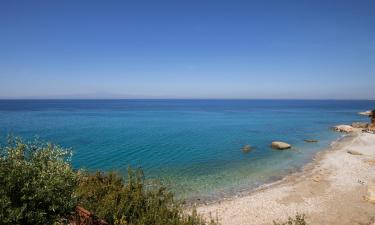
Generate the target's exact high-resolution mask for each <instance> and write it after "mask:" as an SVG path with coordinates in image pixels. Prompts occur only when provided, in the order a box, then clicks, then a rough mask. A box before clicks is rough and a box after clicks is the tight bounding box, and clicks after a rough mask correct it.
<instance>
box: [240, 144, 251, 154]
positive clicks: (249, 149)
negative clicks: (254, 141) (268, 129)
mask: <svg viewBox="0 0 375 225" xmlns="http://www.w3.org/2000/svg"><path fill="white" fill-rule="evenodd" d="M251 150H252V148H251V146H250V145H245V146H243V148H242V152H243V153H248V152H251Z"/></svg>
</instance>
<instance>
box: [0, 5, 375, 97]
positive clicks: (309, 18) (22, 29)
mask: <svg viewBox="0 0 375 225" xmlns="http://www.w3.org/2000/svg"><path fill="white" fill-rule="evenodd" d="M374 12H375V1H370V0H369V1H366V0H362V1H267V2H263V1H246V2H242V1H235V2H233V1H220V2H217V1H204V2H202V1H188V2H184V1H178V2H174V1H158V2H153V1H149V2H147V1H140V2H127V1H124V2H117V1H109V2H84V1H63V2H51V1H25V2H21V1H9V2H8V1H3V2H0V28H1V31H0V32H1V35H0V49H1V50H0V99H342V100H356V99H358V100H361V99H375V88H374V87H373V86H374V84H375V29H374V27H375V14H374Z"/></svg>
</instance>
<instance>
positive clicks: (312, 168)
mask: <svg viewBox="0 0 375 225" xmlns="http://www.w3.org/2000/svg"><path fill="white" fill-rule="evenodd" d="M351 148H354V149H356V151H359V152H361V153H362V152H363V155H352V154H349V153H347V151H348V150H351ZM361 149H362V150H361ZM340 158H341V159H342V161H338V159H340ZM366 160H368V162H375V135H374V134H368V133H361V132H353V133H350V134H348V135H345V136H343V137H340V138H338V139H337V140H334V141H332V142H331V144H330V145H329V146H328V147H327V148H324V149H323V150H321V151H319V152H317V153H316V154H315V155H314V157H313V159H312V161H311V162H309V163H307V164H306V165H304V166H303V167H302V168H301V169H300V170H299V171H296V172H293V173H292V174H289V175H287V176H285V177H284V178H282V179H280V180H278V181H275V182H271V183H268V184H264V185H262V186H260V187H258V188H255V189H252V190H248V191H244V192H241V193H238V194H235V195H234V196H232V197H228V198H224V199H219V200H216V201H213V202H208V203H207V202H206V203H199V204H197V206H196V207H197V211H198V213H200V214H202V215H203V216H204V217H207V218H209V217H214V218H216V217H218V219H219V221H220V222H221V223H222V224H223V225H226V224H236V225H240V224H244V225H245V224H249V225H251V224H254V225H255V224H256V225H260V224H273V221H277V222H282V221H285V220H287V218H288V217H294V216H295V214H296V213H300V214H305V215H306V220H307V221H308V222H309V224H319V225H320V224H327V225H328V224H329V225H334V224H337V225H339V224H340V225H344V224H348V225H349V224H350V225H353V224H366V223H367V222H369V221H370V219H371V218H372V217H373V216H374V215H375V205H372V204H371V203H368V202H366V201H364V200H363V196H364V195H365V194H366V190H367V186H368V185H371V184H372V183H373V181H375V163H372V164H370V163H366ZM348 166H349V167H350V169H352V170H354V172H353V171H351V170H350V169H348V168H347V167H348ZM343 170H344V171H346V170H348V171H347V172H348V173H351V172H352V173H353V174H352V175H353V177H352V179H351V178H350V176H349V177H348V175H347V176H345V174H342V172H343ZM354 176H357V177H361V179H359V178H357V180H356V178H355V177H354ZM344 181H345V182H347V183H348V186H345V185H344V186H341V184H342V183H345V182H344ZM353 185H354V186H353ZM353 191H355V192H356V195H358V194H359V195H361V196H360V198H359V199H358V196H357V198H356V199H355V201H354V202H355V204H353V201H352V200H353V199H352V200H349V199H350V198H351V197H352V196H353ZM341 195H349V197H343V196H341ZM339 197H340V198H339ZM334 201H335V202H334ZM334 203H336V204H334ZM335 205H337V206H340V207H344V209H345V210H342V211H346V210H348V211H349V212H351V211H352V210H359V209H361V210H360V211H362V212H366V213H364V214H365V215H362V216H360V217H359V216H358V213H359V212H357V213H353V214H351V213H346V214H344V215H341V213H340V212H338V211H337V209H336V210H335V209H334V208H335ZM332 207H333V209H331V210H328V208H332ZM322 208H326V209H327V210H328V211H327V210H323V211H322ZM319 211H320V213H318V212H319ZM332 211H335V212H336V213H334V212H332ZM321 213H324V216H322V214H321ZM319 214H320V216H319ZM326 214H331V216H327V215H326ZM335 218H341V220H340V221H335ZM353 219H354V220H356V222H354V221H353Z"/></svg>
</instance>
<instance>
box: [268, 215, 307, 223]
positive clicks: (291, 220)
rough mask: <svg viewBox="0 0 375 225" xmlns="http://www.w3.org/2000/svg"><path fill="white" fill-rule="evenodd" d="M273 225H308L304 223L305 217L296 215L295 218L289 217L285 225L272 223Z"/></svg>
mask: <svg viewBox="0 0 375 225" xmlns="http://www.w3.org/2000/svg"><path fill="white" fill-rule="evenodd" d="M273 224H274V225H308V224H307V222H306V221H305V215H303V214H302V215H301V214H297V215H296V217H295V218H291V217H289V219H288V221H287V222H285V223H276V222H273Z"/></svg>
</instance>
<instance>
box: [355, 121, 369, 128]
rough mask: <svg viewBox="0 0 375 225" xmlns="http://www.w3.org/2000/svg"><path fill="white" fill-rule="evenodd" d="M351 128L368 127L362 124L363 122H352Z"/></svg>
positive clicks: (366, 124)
mask: <svg viewBox="0 0 375 225" xmlns="http://www.w3.org/2000/svg"><path fill="white" fill-rule="evenodd" d="M352 127H354V128H363V129H365V128H367V127H368V123H364V122H354V123H352Z"/></svg>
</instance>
